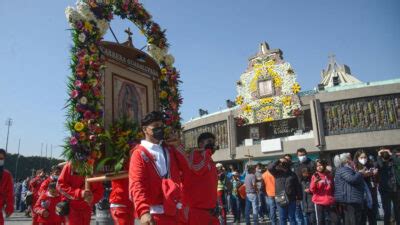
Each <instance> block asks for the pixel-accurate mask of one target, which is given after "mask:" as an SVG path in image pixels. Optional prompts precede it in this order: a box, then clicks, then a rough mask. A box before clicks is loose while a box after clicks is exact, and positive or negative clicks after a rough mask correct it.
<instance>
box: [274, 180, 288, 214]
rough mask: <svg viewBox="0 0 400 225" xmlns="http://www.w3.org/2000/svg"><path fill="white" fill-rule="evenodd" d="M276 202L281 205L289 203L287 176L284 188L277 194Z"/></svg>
mask: <svg viewBox="0 0 400 225" xmlns="http://www.w3.org/2000/svg"><path fill="white" fill-rule="evenodd" d="M275 202H276V204H278V205H279V206H281V207H285V206H287V205H289V198H288V196H287V194H286V178H285V181H284V183H283V190H282V191H281V192H279V193H278V194H276V195H275Z"/></svg>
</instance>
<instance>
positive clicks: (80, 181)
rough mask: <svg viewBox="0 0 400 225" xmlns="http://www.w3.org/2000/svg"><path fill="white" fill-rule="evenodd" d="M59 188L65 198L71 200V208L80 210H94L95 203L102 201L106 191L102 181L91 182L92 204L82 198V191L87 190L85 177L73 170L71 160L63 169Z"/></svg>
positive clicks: (58, 184)
mask: <svg viewBox="0 0 400 225" xmlns="http://www.w3.org/2000/svg"><path fill="white" fill-rule="evenodd" d="M57 190H58V191H59V192H60V193H61V195H62V196H63V199H68V200H69V201H70V207H71V208H74V209H78V210H92V206H93V204H96V203H97V202H98V201H100V199H101V198H102V197H103V192H104V189H103V185H102V183H99V182H97V183H90V191H91V192H92V193H93V201H92V204H91V205H89V204H88V203H87V202H85V201H84V200H83V198H82V191H83V190H85V177H83V176H80V175H78V174H76V173H75V172H73V170H72V168H71V163H70V162H68V163H67V164H66V165H65V166H64V167H63V170H62V171H61V174H60V176H59V178H58V182H57Z"/></svg>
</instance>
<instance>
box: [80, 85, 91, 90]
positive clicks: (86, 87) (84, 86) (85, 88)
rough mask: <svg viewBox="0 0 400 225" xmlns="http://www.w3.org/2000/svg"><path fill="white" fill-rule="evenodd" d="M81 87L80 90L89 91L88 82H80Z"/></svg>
mask: <svg viewBox="0 0 400 225" xmlns="http://www.w3.org/2000/svg"><path fill="white" fill-rule="evenodd" d="M81 89H82V91H84V92H87V91H89V89H90V86H89V85H88V84H82V87H81Z"/></svg>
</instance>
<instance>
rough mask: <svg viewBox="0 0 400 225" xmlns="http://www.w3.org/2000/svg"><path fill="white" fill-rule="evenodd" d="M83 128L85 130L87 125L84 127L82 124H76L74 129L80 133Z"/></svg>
mask: <svg viewBox="0 0 400 225" xmlns="http://www.w3.org/2000/svg"><path fill="white" fill-rule="evenodd" d="M83 128H85V125H84V124H83V123H81V122H77V123H75V126H74V129H75V130H76V131H78V132H79V131H81V130H83Z"/></svg>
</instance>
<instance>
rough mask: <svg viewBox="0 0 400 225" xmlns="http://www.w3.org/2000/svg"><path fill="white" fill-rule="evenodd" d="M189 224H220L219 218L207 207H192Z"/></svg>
mask: <svg viewBox="0 0 400 225" xmlns="http://www.w3.org/2000/svg"><path fill="white" fill-rule="evenodd" d="M188 225H219V220H218V218H217V217H215V216H213V215H211V213H210V211H209V210H207V209H196V208H190V210H189V222H188Z"/></svg>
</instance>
